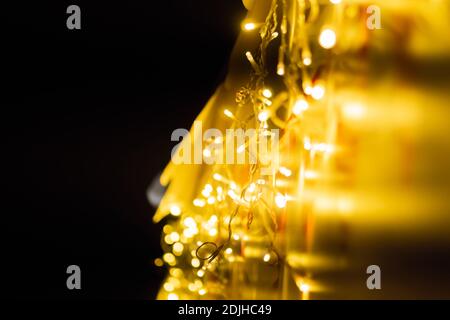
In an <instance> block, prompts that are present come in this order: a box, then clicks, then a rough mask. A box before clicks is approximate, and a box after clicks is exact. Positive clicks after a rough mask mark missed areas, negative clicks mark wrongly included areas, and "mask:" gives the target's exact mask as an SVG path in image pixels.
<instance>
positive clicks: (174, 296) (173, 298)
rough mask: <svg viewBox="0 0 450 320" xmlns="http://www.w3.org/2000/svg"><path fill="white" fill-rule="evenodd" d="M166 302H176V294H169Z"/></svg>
mask: <svg viewBox="0 0 450 320" xmlns="http://www.w3.org/2000/svg"><path fill="white" fill-rule="evenodd" d="M167 299H168V300H178V299H179V298H178V295H177V294H176V293H169V295H168V296H167Z"/></svg>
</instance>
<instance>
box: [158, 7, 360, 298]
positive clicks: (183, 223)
mask: <svg viewBox="0 0 450 320" xmlns="http://www.w3.org/2000/svg"><path fill="white" fill-rule="evenodd" d="M250 5H251V1H247V2H246V6H250ZM345 5H346V1H344V0H342V1H341V0H329V1H319V0H272V1H271V4H270V8H269V10H268V13H267V15H266V19H265V21H255V20H248V19H246V20H244V21H243V22H242V25H241V27H242V30H243V32H246V33H249V34H252V35H255V36H256V35H259V38H260V42H259V46H258V47H257V49H249V48H245V50H244V51H243V52H242V53H241V55H242V59H243V60H245V61H246V62H247V64H248V66H249V68H250V70H251V73H250V75H249V78H248V82H247V83H246V84H245V86H242V87H241V88H239V89H238V90H237V92H236V93H235V97H234V98H235V101H234V104H233V103H230V102H229V101H228V102H227V103H226V104H224V105H222V106H221V109H220V113H219V114H220V117H221V120H220V121H221V122H223V123H226V126H227V128H232V129H242V130H246V129H248V128H254V129H257V130H258V132H263V133H266V134H267V136H268V137H269V139H270V138H271V136H270V129H273V128H275V129H279V130H280V136H281V137H282V138H281V141H280V142H281V143H280V150H281V154H282V158H281V162H280V165H279V167H277V168H276V172H274V173H273V174H272V175H263V174H261V163H260V158H261V157H262V155H261V154H259V153H257V154H252V150H250V145H251V143H253V142H252V141H250V140H247V141H245V142H244V143H242V144H241V145H238V146H237V147H236V153H237V154H245V155H246V156H248V157H254V158H255V159H257V161H256V163H254V164H250V165H248V166H247V167H245V166H242V167H240V168H236V167H232V166H230V165H225V164H214V165H212V166H211V170H210V171H208V172H210V173H209V174H208V176H207V178H206V179H205V180H202V181H203V182H204V184H203V185H202V188H200V190H199V192H198V194H196V195H195V196H194V197H193V198H192V199H191V203H186V204H179V203H176V202H174V203H173V204H172V205H171V206H170V207H169V213H170V215H171V218H170V219H168V222H167V224H166V225H165V226H164V227H163V235H162V246H163V249H164V252H165V253H164V255H163V256H162V259H161V258H158V259H156V260H155V265H157V266H163V264H164V265H167V266H168V268H169V274H168V277H167V279H166V280H165V282H164V283H163V285H162V291H161V295H160V297H161V298H164V299H178V298H180V299H185V298H205V297H220V298H229V297H230V296H229V295H227V291H226V290H225V289H224V288H226V286H227V285H228V283H229V282H230V281H232V277H233V276H232V275H234V273H235V272H236V268H237V267H236V266H241V265H242V264H245V263H246V261H252V262H253V261H259V262H258V263H262V264H265V265H267V266H268V267H271V268H275V269H276V272H274V273H275V274H276V277H274V278H275V280H274V281H279V277H280V275H281V274H282V273H283V272H284V273H286V272H287V271H286V270H287V269H290V268H293V267H292V263H290V261H289V259H288V258H287V255H286V251H287V250H288V249H287V248H286V247H287V246H288V245H286V244H285V243H283V241H286V240H285V239H284V238H282V239H279V231H280V229H282V230H285V228H286V221H285V220H286V219H287V218H286V216H288V214H287V213H286V212H287V211H288V210H293V209H291V205H292V206H295V205H296V202H298V199H299V197H307V196H308V195H307V194H306V193H305V192H304V189H305V185H308V184H315V183H320V181H321V178H322V177H324V176H326V173H327V172H326V169H324V168H325V165H323V163H325V162H326V161H327V159H330V157H333V156H335V155H336V154H338V152H339V146H338V145H337V144H336V130H337V129H336V128H337V120H336V119H337V113H336V112H335V111H334V109H333V108H330V101H331V99H332V97H333V94H334V83H333V71H334V68H335V64H336V60H337V58H338V57H339V55H340V54H342V51H341V50H342V48H341V47H340V32H341V29H340V28H339V27H340V25H339V22H340V21H342V19H343V14H344V10H343V8H344V6H345ZM352 6H354V8H356V9H355V10H357V9H358V8H363V7H364V5H363V4H362V2H361V3H360V4H355V3H352ZM338 31H339V32H338ZM274 52H275V54H274ZM269 53H270V54H271V55H269ZM274 55H275V57H273V56H274ZM243 110H250V112H247V113H246V112H244V111H243ZM310 114H313V115H316V114H319V115H320V117H321V119H326V121H327V122H326V123H325V124H323V123H320V125H318V128H319V129H320V130H322V131H320V132H319V129H315V131H314V130H312V132H313V134H311V133H310V132H308V133H305V130H304V127H303V126H305V125H307V124H305V123H304V122H305V121H304V119H305V117H308V116H309V115H310ZM342 114H343V116H344V117H346V118H349V119H352V120H353V121H357V120H359V119H361V118H362V117H363V116H364V114H365V109H364V107H363V106H361V104H358V103H356V102H352V103H348V104H346V105H344V107H343V108H342ZM321 126H322V127H323V128H322V127H321ZM316 132H319V133H317V134H316ZM227 139H228V137H219V138H215V139H211V140H209V141H207V143H206V146H204V149H203V157H205V158H213V157H214V156H215V153H216V152H220V151H222V152H223V150H218V148H220V147H223V146H224V145H226V142H227ZM251 139H255V140H256V143H258V139H259V135H255V136H253V137H252V138H251ZM242 168H245V169H246V170H244V171H245V172H244V171H243V170H241V169H242ZM344 200H345V199H344ZM344 200H342V201H340V202H339V203H338V206H339V208H340V209H339V210H341V211H343V212H344V211H349V210H350V208H351V203H349V202H348V201H347V202H346V201H344ZM320 205H323V206H326V205H327V203H326V199H325V200H323V201H322V202H320V201H318V202H317V206H318V207H320ZM319 209H320V208H319ZM255 224H256V226H255ZM312 226H313V221H311V218H310V217H307V218H306V219H305V229H307V231H306V233H307V236H306V238H308V237H310V233H311V232H312V231H311V229H312ZM253 228H255V230H257V231H253ZM283 228H284V229H283ZM277 241H278V242H277ZM279 243H283V245H281V247H280V246H279V245H278V244H279ZM310 249H311V245H310V240H308V239H306V240H305V252H308V250H310ZM283 268H285V269H284V271H283ZM233 272H234V273H233ZM295 283H296V285H297V287H298V290H299V292H300V294H299V297H300V298H303V299H308V298H309V297H310V294H311V293H313V292H314V290H315V288H316V286H315V283H314V282H313V281H312V279H311V277H310V274H308V273H302V274H301V275H300V276H298V277H297V278H296V279H295ZM231 297H234V296H231Z"/></svg>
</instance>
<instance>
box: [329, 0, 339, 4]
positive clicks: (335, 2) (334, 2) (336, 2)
mask: <svg viewBox="0 0 450 320" xmlns="http://www.w3.org/2000/svg"><path fill="white" fill-rule="evenodd" d="M330 2H331V3H332V4H339V3H341V0H330Z"/></svg>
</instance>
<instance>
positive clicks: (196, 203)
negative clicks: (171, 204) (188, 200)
mask: <svg viewBox="0 0 450 320" xmlns="http://www.w3.org/2000/svg"><path fill="white" fill-rule="evenodd" d="M193 203H194V206H196V207H200V208H201V207H204V206H205V204H206V203H205V200H202V199H194V201H193Z"/></svg>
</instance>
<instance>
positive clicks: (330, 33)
mask: <svg viewBox="0 0 450 320" xmlns="http://www.w3.org/2000/svg"><path fill="white" fill-rule="evenodd" d="M319 44H320V45H321V46H322V47H323V48H325V49H331V48H333V47H334V45H335V44H336V33H335V32H334V30H332V29H324V30H322V32H321V33H320V36H319Z"/></svg>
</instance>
